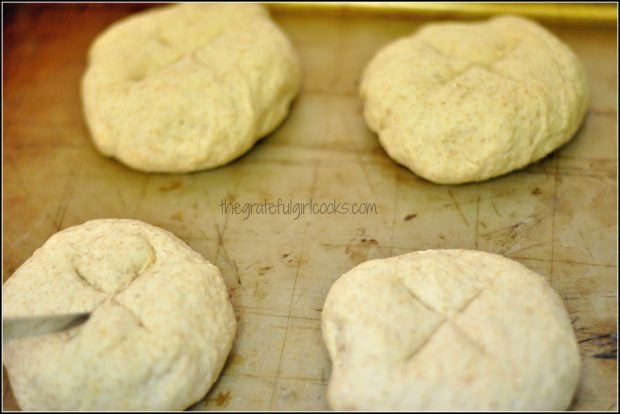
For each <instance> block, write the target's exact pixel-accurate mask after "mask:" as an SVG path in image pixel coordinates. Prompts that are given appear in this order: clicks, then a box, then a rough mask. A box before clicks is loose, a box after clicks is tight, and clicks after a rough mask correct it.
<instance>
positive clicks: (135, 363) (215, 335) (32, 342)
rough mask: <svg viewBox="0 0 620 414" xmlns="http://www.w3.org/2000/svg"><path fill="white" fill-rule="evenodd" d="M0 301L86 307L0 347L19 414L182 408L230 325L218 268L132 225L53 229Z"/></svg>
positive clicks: (204, 377) (211, 377)
mask: <svg viewBox="0 0 620 414" xmlns="http://www.w3.org/2000/svg"><path fill="white" fill-rule="evenodd" d="M2 302H3V305H4V309H3V311H4V316H5V317H7V316H29V315H48V314H52V315H53V314H63V313H73V312H87V311H92V312H93V313H92V315H91V317H90V318H89V319H88V320H87V321H86V322H85V323H84V324H82V325H80V326H78V327H75V328H72V329H69V330H67V331H64V332H60V333H54V334H49V335H43V336H38V337H30V338H23V339H19V340H13V341H10V342H7V343H5V344H4V364H5V365H6V368H7V370H8V373H9V378H10V382H11V387H12V388H13V392H14V393H15V396H16V398H17V401H18V402H19V405H20V406H21V408H22V409H24V410H26V411H36V410H44V411H73V410H86V411H87V410H98V411H103V410H143V411H147V410H181V409H184V408H187V407H188V406H190V405H191V404H193V403H195V402H197V401H198V400H200V399H201V398H203V397H204V396H205V394H206V393H207V391H208V390H209V388H210V387H211V385H212V384H213V383H214V382H215V380H216V379H217V377H218V375H219V373H220V371H221V369H222V367H223V365H224V361H225V360H226V357H227V355H228V352H229V351H230V348H231V345H232V342H233V339H234V336H235V332H236V324H237V322H236V319H235V315H234V313H233V309H232V305H231V304H230V301H229V299H228V291H227V289H226V286H225V285H224V282H223V280H222V277H221V276H220V272H219V270H218V269H217V267H215V266H214V265H212V264H211V263H209V262H208V261H206V260H205V259H203V258H202V257H201V256H200V255H199V254H198V253H196V252H194V251H193V250H192V249H191V248H189V247H188V246H187V245H186V244H185V243H183V242H182V241H181V240H179V239H177V238H176V237H175V236H173V235H172V234H170V233H168V232H167V231H164V230H162V229H160V228H157V227H154V226H151V225H149V224H146V223H143V222H140V221H135V220H118V219H105V220H93V221H89V222H86V223H84V224H82V225H80V226H75V227H71V228H68V229H66V230H63V231H61V232H59V233H56V234H55V235H54V236H52V237H51V238H50V239H49V240H48V241H47V242H46V243H45V244H44V245H43V246H42V247H41V248H39V249H38V250H37V251H36V252H35V253H34V255H33V256H32V257H31V258H30V259H28V260H27V261H26V262H25V263H24V264H23V265H22V266H21V267H20V268H19V269H17V271H16V272H15V273H14V274H13V276H12V277H11V278H9V279H8V281H7V282H6V283H5V284H4V289H3V292H2Z"/></svg>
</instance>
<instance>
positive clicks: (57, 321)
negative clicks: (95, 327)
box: [2, 312, 91, 342]
mask: <svg viewBox="0 0 620 414" xmlns="http://www.w3.org/2000/svg"><path fill="white" fill-rule="evenodd" d="M90 315H91V313H90V312H81V313H69V314H63V315H38V316H18V317H7V318H2V339H3V341H5V342H6V341H10V340H14V339H20V338H25V337H30V336H40V335H45V334H51V333H56V332H62V331H65V330H67V329H70V328H73V327H76V326H79V325H81V324H83V323H84V322H86V321H87V320H88V318H89V317H90Z"/></svg>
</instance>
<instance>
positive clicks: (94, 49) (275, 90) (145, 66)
mask: <svg viewBox="0 0 620 414" xmlns="http://www.w3.org/2000/svg"><path fill="white" fill-rule="evenodd" d="M300 73H301V72H300V64H299V60H298V57H297V55H296V54H295V51H294V50H293V48H292V46H291V44H290V42H289V40H288V39H287V37H286V36H285V35H284V34H283V32H282V31H281V30H280V29H279V28H278V27H277V26H276V24H275V23H274V22H273V21H272V20H271V18H270V17H269V14H268V13H267V11H266V10H265V9H264V8H263V7H262V6H260V5H257V4H181V5H172V6H166V7H158V8H156V9H154V10H151V11H147V12H143V13H139V14H136V15H133V16H130V17H129V18H126V19H123V20H122V21H120V22H118V23H115V24H113V25H112V26H111V27H110V28H108V29H107V30H105V31H104V32H103V33H102V34H101V35H100V36H99V37H98V38H97V39H96V40H95V41H94V43H93V44H92V46H91V48H90V52H89V63H88V69H87V70H86V73H85V74H84V77H83V79H82V101H83V106H84V112H85V115H86V120H87V123H88V126H89V128H90V132H91V135H92V138H93V140H94V142H95V145H96V146H97V148H98V149H99V150H100V151H101V152H102V153H103V154H105V155H108V156H113V157H115V158H117V159H119V160H120V161H122V162H123V163H125V164H127V165H128V166H130V167H133V168H135V169H138V170H142V171H151V172H188V171H195V170H201V169H206V168H213V167H217V166H220V165H223V164H226V163H228V162H230V161H231V160H233V159H235V158H237V157H239V156H240V155H242V154H243V153H245V152H246V151H248V150H249V149H250V148H251V147H252V145H254V143H255V142H256V141H257V140H258V139H260V138H261V137H264V136H265V135H267V134H269V133H270V132H271V131H273V130H274V129H275V128H276V127H277V126H278V125H279V124H280V123H281V122H282V120H283V119H284V118H285V116H286V114H287V112H288V110H289V105H290V103H291V101H292V100H293V98H294V97H295V96H296V95H297V92H298V90H299V86H300V78H301V74H300Z"/></svg>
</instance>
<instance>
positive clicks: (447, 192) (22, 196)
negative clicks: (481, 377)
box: [3, 4, 618, 410]
mask: <svg viewBox="0 0 620 414" xmlns="http://www.w3.org/2000/svg"><path fill="white" fill-rule="evenodd" d="M145 7H146V6H144V5H135V4H133V5H132V4H64V5H58V4H56V5H44V4H28V5H8V6H5V21H4V22H5V26H4V46H5V47H4V51H3V54H4V74H3V76H4V86H5V91H4V104H5V112H4V148H3V149H4V177H3V185H4V200H3V208H4V222H3V224H4V227H3V237H4V247H3V253H4V257H3V277H4V279H5V280H6V278H8V277H10V275H11V274H12V273H13V272H14V270H15V269H16V268H17V267H18V266H19V265H21V264H22V263H23V262H24V261H25V260H26V259H27V258H28V257H29V256H30V255H31V254H32V253H33V252H34V250H35V249H36V248H37V247H39V246H40V245H41V244H42V243H43V242H44V241H45V240H46V239H47V238H48V237H50V236H51V235H52V234H54V233H55V232H57V231H58V230H61V229H64V228H67V227H69V226H72V225H75V224H80V223H83V222H84V221H86V220H89V219H94V218H99V217H124V218H136V219H140V220H144V221H147V222H149V223H152V224H155V225H158V226H161V227H163V228H165V229H167V230H170V231H172V232H173V233H174V234H176V235H177V236H179V237H181V238H182V239H183V240H185V241H186V242H187V243H189V244H190V245H191V246H192V247H193V248H194V249H196V250H197V251H199V252H200V253H201V254H203V255H204V256H205V257H206V258H207V259H209V260H210V261H212V262H214V263H216V264H217V265H218V266H219V267H220V268H221V269H222V271H223V275H224V278H225V280H226V283H227V285H228V288H229V290H230V294H231V298H232V302H233V304H234V307H235V311H236V314H237V317H238V319H239V330H238V335H237V339H236V341H235V345H234V348H233V350H232V352H231V355H230V357H229V359H228V362H227V364H226V366H225V368H224V370H223V372H222V375H221V378H220V379H219V381H218V382H217V383H216V385H215V386H214V387H213V388H212V390H211V391H210V392H209V394H208V395H206V396H205V398H204V399H203V400H202V401H201V402H199V403H198V404H196V405H195V406H194V407H192V409H196V410H210V409H217V410H263V409H275V410H302V409H308V410H324V409H327V405H326V401H325V386H326V384H327V381H328V380H329V375H330V362H329V358H328V356H327V353H326V351H325V347H324V345H323V343H322V339H321V331H320V314H321V307H322V304H323V300H324V298H325V295H326V293H327V291H328V289H329V287H330V286H331V284H332V283H333V281H334V280H335V279H336V278H338V277H339V275H340V274H342V273H343V272H344V271H346V270H348V269H350V268H351V267H353V266H355V265H356V264H358V263H360V262H362V261H365V260H367V259H371V258H380V257H388V256H392V255H397V254H401V253H405V252H409V251H412V250H418V249H427V248H457V247H458V248H469V249H481V250H486V251H491V252H497V253H501V254H504V255H506V256H508V257H511V258H514V259H516V260H518V261H520V262H521V263H523V264H525V265H526V266H528V267H530V268H532V269H534V270H536V271H537V272H539V273H540V274H542V275H543V276H545V277H546V278H547V280H548V281H549V282H550V283H551V284H552V286H553V287H554V288H555V289H556V290H557V292H558V293H559V294H560V295H561V297H562V299H563V300H564V303H565V305H566V307H567V308H568V310H569V312H570V315H571V318H572V321H573V324H574V327H575V331H576V333H577V337H578V340H579V341H580V349H581V354H582V357H583V360H582V361H583V372H582V376H581V384H580V386H579V390H578V394H577V398H576V401H575V403H574V404H573V407H572V408H574V409H589V410H593V409H594V410H608V409H617V394H616V389H617V380H616V378H617V360H616V359H615V358H616V357H615V349H616V345H617V341H616V339H615V337H614V336H613V335H614V334H615V332H616V325H617V312H616V307H617V279H616V275H617V249H616V247H617V214H616V213H617V202H616V200H617V157H616V154H617V139H616V137H617V109H618V108H617V64H616V62H617V42H616V38H617V32H616V27H615V25H611V26H609V25H603V24H601V25H572V24H570V19H569V20H567V21H566V22H562V21H559V22H557V23H556V24H553V25H548V27H549V29H550V30H552V31H553V32H554V33H556V34H557V35H558V36H559V37H560V38H562V39H563V40H564V41H566V42H567V43H568V44H569V45H570V46H571V47H572V48H573V49H574V51H575V52H576V53H577V54H578V55H579V58H580V59H581V60H582V61H583V63H584V65H585V67H586V70H587V73H588V77H589V81H590V85H591V89H592V105H591V109H590V112H589V114H588V116H587V119H586V121H585V124H584V126H583V127H582V129H581V130H580V132H579V133H578V134H577V136H576V137H575V138H574V139H573V140H572V141H571V142H570V143H569V144H567V145H566V146H564V147H562V148H561V149H560V150H558V151H556V152H555V153H554V154H553V155H551V156H550V157H548V158H546V159H544V160H542V161H541V162H538V163H536V164H534V165H532V166H530V167H528V168H526V169H525V170H522V171H518V172H514V173H512V174H509V175H506V176H503V177H500V178H496V179H493V180H490V181H487V182H483V183H479V184H469V185H460V186H440V185H434V184H431V183H428V182H426V181H424V180H422V179H420V178H418V177H416V176H415V175H414V174H412V173H410V172H409V171H407V170H406V169H404V168H402V167H399V166H398V165H397V164H396V163H394V162H393V161H392V160H391V159H390V158H389V157H388V156H387V155H386V154H385V153H384V151H383V150H382V149H381V147H380V146H379V144H378V141H377V138H376V136H375V135H374V134H373V133H371V132H370V131H369V130H368V129H367V128H366V126H365V124H364V120H363V118H362V114H361V103H360V100H359V99H358V96H357V87H358V83H359V80H360V75H361V72H362V69H363V67H364V65H365V64H366V62H367V61H368V60H369V58H370V57H371V56H372V55H373V54H374V53H375V52H376V51H377V50H378V49H379V48H380V47H381V46H382V45H384V44H386V43H387V42H389V41H391V40H393V39H395V38H397V37H399V36H402V35H405V34H408V33H410V32H411V31H413V30H414V29H416V28H417V27H419V26H420V25H421V24H423V23H425V22H426V21H428V19H429V18H431V17H432V16H429V15H428V14H416V13H413V14H411V13H409V14H398V15H395V14H385V13H384V14H382V13H372V12H365V13H340V12H335V13H331V12H321V13H312V12H308V10H306V9H304V8H301V9H295V8H286V7H280V8H278V7H274V10H273V11H272V15H273V17H274V18H275V20H276V21H277V22H278V23H279V24H280V25H281V26H282V27H283V29H284V30H285V31H286V32H287V33H288V35H289V36H290V38H291V39H292V42H293V43H294V45H295V47H296V48H297V50H298V52H299V55H300V57H301V61H302V65H303V90H302V91H301V94H300V96H299V98H298V99H297V101H296V102H295V104H294V107H293V109H292V112H291V114H290V116H289V117H288V119H287V120H286V122H285V123H284V124H283V125H282V126H281V127H280V128H278V130H276V131H275V132H274V133H273V134H272V135H271V136H269V137H268V138H266V139H264V140H263V141H261V142H260V143H258V144H257V145H256V146H255V147H254V148H253V149H252V150H251V151H250V152H249V153H248V154H247V155H245V156H243V157H242V158H240V159H238V160H237V161H235V162H233V163H231V164H229V165H227V166H225V167H222V168H218V169H215V170H211V171H205V172H200V173H194V174H182V175H164V174H144V173H140V172H137V171H133V170H130V169H128V168H126V167H124V166H123V165H121V164H120V163H118V162H116V161H114V160H111V159H107V158H104V157H102V156H100V155H99V154H98V153H97V152H96V151H95V149H94V147H93V146H92V144H91V142H90V138H89V135H88V132H87V129H86V127H85V124H84V119H83V116H82V113H81V108H80V99H79V80H80V77H81V75H82V72H83V71H84V67H85V62H86V50H87V48H88V46H89V44H90V42H91V41H92V39H93V38H94V37H95V36H96V35H97V34H98V33H99V32H100V31H101V30H103V29H104V28H105V27H106V26H108V25H109V24H110V23H111V22H113V21H116V20H117V19H119V18H121V17H123V16H125V15H127V14H130V13H132V12H134V11H136V10H140V9H143V8H145ZM559 16H560V17H561V15H559ZM556 17H557V16H556ZM556 20H557V19H556ZM265 199H267V200H269V201H277V200H278V199H282V200H284V201H287V200H289V199H290V200H293V201H300V202H303V201H308V200H310V199H313V200H315V201H329V200H333V199H335V200H338V201H341V202H358V203H359V202H370V203H376V206H377V214H369V215H364V216H359V215H357V216H356V215H351V214H349V215H327V214H325V215H320V214H303V215H301V216H300V217H299V218H298V219H297V220H295V219H294V217H293V216H290V215H284V214H281V215H269V216H267V215H256V214H255V215H252V216H251V217H249V218H248V219H247V220H246V219H244V217H243V216H240V215H231V214H222V212H221V209H220V203H221V202H222V200H226V201H238V202H262V201H264V200H265ZM3 396H4V398H3V408H4V409H9V410H10V409H17V408H18V406H17V403H16V401H15V399H14V397H13V395H12V393H11V390H10V385H9V384H8V381H7V377H6V373H5V374H4V389H3Z"/></svg>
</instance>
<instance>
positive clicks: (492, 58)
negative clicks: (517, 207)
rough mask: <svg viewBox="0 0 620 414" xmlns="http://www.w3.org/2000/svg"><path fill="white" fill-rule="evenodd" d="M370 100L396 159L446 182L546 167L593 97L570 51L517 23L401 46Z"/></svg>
mask: <svg viewBox="0 0 620 414" xmlns="http://www.w3.org/2000/svg"><path fill="white" fill-rule="evenodd" d="M360 93H361V97H362V99H363V101H364V116H365V118H366V122H367V124H368V126H369V127H370V129H372V130H373V131H375V132H376V133H377V134H378V135H379V140H380V142H381V145H382V146H383V148H384V149H385V151H386V152H387V153H388V154H389V156H390V157H392V158H393V159H394V160H395V161H396V162H398V163H400V164H402V165H404V166H406V167H407V168H409V169H410V170H411V171H413V172H414V173H416V174H417V175H419V176H421V177H423V178H425V179H427V180H430V181H433V182H435V183H440V184H458V183H465V182H471V181H481V180H485V179H488V178H491V177H495V176H498V175H501V174H505V173H507V172H510V171H512V170H515V169H519V168H522V167H525V166H526V165H528V164H530V163H532V162H534V161H537V160H540V159H541V158H543V157H545V156H546V155H547V154H549V153H550V152H551V151H553V150H555V149H556V148H558V147H559V146H561V145H562V144H564V143H565V142H567V141H568V140H569V139H570V138H571V137H572V136H573V134H574V133H575V132H576V130H577V128H578V127H579V125H580V123H581V121H582V119H583V117H584V115H585V112H586V109H587V106H588V99H589V98H588V95H589V92H588V86H587V83H586V76H585V72H584V69H583V67H582V66H581V64H580V62H579V60H578V59H577V57H576V56H575V55H574V54H573V52H572V51H571V50H570V49H569V48H568V46H567V45H565V44H564V43H562V42H561V41H560V40H558V39H557V38H556V37H555V36H553V35H552V34H551V33H549V32H548V31H547V30H545V29H544V28H543V27H541V26H540V25H538V24H536V23H534V22H532V21H530V20H526V19H523V18H520V17H512V16H501V17H496V18H492V19H490V20H488V21H486V22H482V23H460V22H459V23H437V24H429V25H427V26H424V27H422V28H421V29H420V30H418V31H417V32H416V33H414V34H413V35H411V36H408V37H405V38H401V39H398V40H396V41H395V42H393V43H391V44H389V45H388V46H386V47H385V48H383V49H382V50H381V51H379V52H378V53H377V54H376V56H375V57H374V58H373V59H372V61H371V62H370V63H369V64H368V66H367V68H366V69H365V72H364V75H363V79H362V83H361V88H360Z"/></svg>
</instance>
